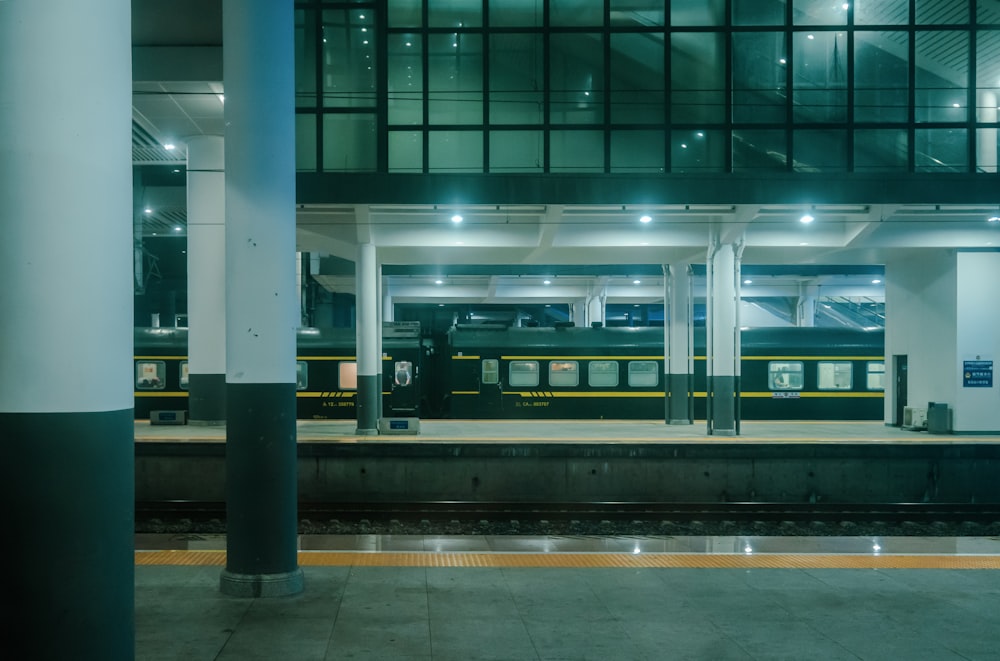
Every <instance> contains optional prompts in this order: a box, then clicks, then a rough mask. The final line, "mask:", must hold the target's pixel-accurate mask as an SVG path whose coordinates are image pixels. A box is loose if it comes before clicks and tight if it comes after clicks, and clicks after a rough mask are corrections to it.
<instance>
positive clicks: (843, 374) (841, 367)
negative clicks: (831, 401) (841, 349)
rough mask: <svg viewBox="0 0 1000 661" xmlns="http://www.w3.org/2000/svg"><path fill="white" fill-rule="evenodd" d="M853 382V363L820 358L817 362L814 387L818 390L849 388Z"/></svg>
mask: <svg viewBox="0 0 1000 661" xmlns="http://www.w3.org/2000/svg"><path fill="white" fill-rule="evenodd" d="M853 383H854V365H853V364H851V363H849V362H847V361H840V360H838V361H836V362H833V361H825V360H821V361H820V362H819V363H818V364H817V370H816V387H817V388H818V389H819V390H850V389H851V386H852V385H853Z"/></svg>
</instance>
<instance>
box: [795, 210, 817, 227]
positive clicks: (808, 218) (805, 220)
mask: <svg viewBox="0 0 1000 661" xmlns="http://www.w3.org/2000/svg"><path fill="white" fill-rule="evenodd" d="M814 220H816V219H815V218H813V216H812V215H811V214H808V213H807V214H803V215H802V217H801V218H799V222H800V223H802V224H803V225H808V224H809V223H811V222H812V221H814Z"/></svg>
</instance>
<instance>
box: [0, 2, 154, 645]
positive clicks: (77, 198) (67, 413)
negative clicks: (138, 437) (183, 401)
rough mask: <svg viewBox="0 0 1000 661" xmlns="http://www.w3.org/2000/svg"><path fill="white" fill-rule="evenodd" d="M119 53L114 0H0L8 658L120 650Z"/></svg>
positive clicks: (126, 365) (124, 22) (126, 178)
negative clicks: (12, 656)
mask: <svg viewBox="0 0 1000 661" xmlns="http://www.w3.org/2000/svg"><path fill="white" fill-rule="evenodd" d="M131 61H132V58H131V5H130V3H129V2H128V0H93V1H92V2H78V1H77V0H49V1H47V2H29V1H27V0H16V1H5V2H0V209H2V218H3V237H2V239H0V283H2V286H0V485H2V486H0V495H2V498H3V502H4V503H5V506H6V514H5V522H4V529H5V533H6V534H5V537H4V562H3V564H4V567H5V570H6V571H5V572H4V580H3V594H4V597H3V601H4V603H6V604H7V605H8V606H9V607H8V608H6V609H5V614H4V618H5V622H4V631H5V632H7V635H6V636H5V637H4V641H3V647H4V649H7V650H13V652H10V651H9V652H8V654H11V653H12V654H13V655H14V656H18V652H17V651H16V650H19V649H20V650H22V652H20V656H31V657H32V658H38V659H64V658H65V659H69V658H73V659H83V658H87V659H130V658H132V656H133V655H134V647H135V609H134V605H133V604H134V600H133V592H134V587H135V586H134V561H135V559H134V548H133V545H134V542H133V536H134V533H135V531H134V529H133V518H134V498H135V493H134V484H133V483H134V476H135V466H134V460H133V457H134V452H135V449H134V448H135V444H134V427H133V425H134V421H133V416H134V413H133V403H134V399H133V393H134V384H135V381H134V379H135V373H134V367H133V359H132V346H133V330H132V329H133V325H134V319H133V316H132V315H133V312H132V310H133V282H134V277H133V245H132V233H133V224H132V215H133V214H132V204H133V200H132V161H131V158H130V154H131V145H130V141H129V129H128V127H129V126H130V124H131V121H132V112H131V94H132V71H131ZM60 292H62V294H60ZM28 650H30V652H29V651H28Z"/></svg>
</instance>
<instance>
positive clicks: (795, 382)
mask: <svg viewBox="0 0 1000 661" xmlns="http://www.w3.org/2000/svg"><path fill="white" fill-rule="evenodd" d="M802 383H803V378H802V361H800V360H791V361H780V362H779V361H771V362H769V363H768V364H767V385H768V387H769V388H770V389H771V390H802Z"/></svg>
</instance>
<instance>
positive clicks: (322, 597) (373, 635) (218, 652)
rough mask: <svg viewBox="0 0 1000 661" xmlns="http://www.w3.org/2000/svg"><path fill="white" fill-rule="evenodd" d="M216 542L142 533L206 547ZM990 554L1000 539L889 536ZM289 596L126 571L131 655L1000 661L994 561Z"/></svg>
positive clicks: (546, 572) (342, 542) (644, 544)
mask: <svg viewBox="0 0 1000 661" xmlns="http://www.w3.org/2000/svg"><path fill="white" fill-rule="evenodd" d="M219 541H220V540H219V539H202V540H198V539H194V540H174V541H173V542H169V541H168V540H160V542H165V543H157V540H153V539H145V540H141V539H137V548H143V547H144V546H145V547H149V548H165V547H167V546H169V545H170V544H173V546H174V547H175V548H213V547H217V546H218V543H219ZM875 541H876V543H880V544H881V546H880V549H879V550H878V551H877V552H879V553H885V554H887V555H891V554H892V553H894V552H897V553H951V554H956V553H959V554H989V555H994V554H997V553H998V552H1000V541H998V540H995V539H959V540H956V539H953V538H951V539H949V538H885V539H881V540H875ZM745 543H750V544H751V545H753V547H754V548H755V552H757V553H776V554H780V553H799V554H801V553H851V554H871V553H873V552H875V551H873V549H872V548H871V547H872V543H873V540H872V539H871V538H620V539H606V538H469V539H463V538H409V539H401V538H397V539H395V540H394V539H391V538H367V537H349V538H339V539H338V538H330V539H309V538H303V542H302V544H303V548H338V549H344V550H350V549H355V550H357V549H369V550H371V551H373V552H378V550H389V549H393V548H399V549H403V548H404V547H405V548H408V549H416V548H420V549H422V550H423V551H425V552H434V550H435V549H438V548H440V549H442V550H444V549H448V550H452V551H462V550H471V549H489V550H491V551H494V552H501V553H516V552H519V551H520V552H526V551H530V552H537V551H539V550H540V549H543V548H546V547H547V548H548V549H549V552H551V553H569V554H577V553H587V552H593V551H600V552H609V551H611V552H621V553H631V552H634V549H635V548H636V547H638V548H640V550H641V552H642V553H710V554H740V553H743V552H744V547H743V546H741V545H743V544H745ZM303 570H304V572H305V578H306V590H305V592H304V593H303V594H301V595H299V596H295V597H287V598H279V599H236V598H232V597H227V596H224V595H222V594H220V593H219V591H218V579H219V568H218V567H179V566H137V567H136V628H137V654H136V657H137V658H138V659H150V660H159V659H194V660H199V659H206V660H208V659H219V660H225V659H241V660H243V659H269V660H270V659H280V660H286V659H287V660H295V661H299V660H308V659H317V660H319V659H373V660H374V659H377V660H380V661H382V660H394V659H428V660H429V659H433V660H435V661H444V660H453V659H454V660H462V661H470V660H474V659H510V660H517V661H520V660H522V659H550V660H568V659H600V660H602V661H606V660H617V659H623V660H628V659H656V660H660V659H712V660H714V659H797V660H801V659H824V660H826V659H854V660H856V659H871V660H878V661H882V660H884V659H907V660H910V659H933V660H935V661H936V660H939V659H996V658H998V649H1000V608H998V606H1000V571H989V570H942V569H935V570H911V569H878V570H873V569H747V568H736V569H677V568H671V569H651V568H613V569H609V568H583V569H580V568H498V567H465V568H450V567H449V568H443V567H362V566H337V567H313V566H304V567H303Z"/></svg>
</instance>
